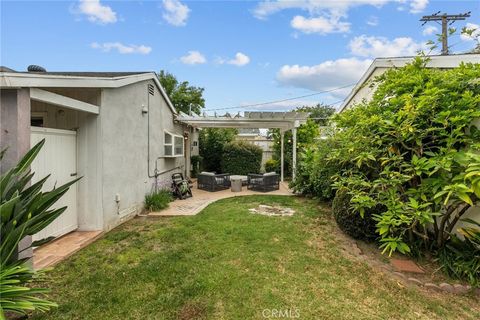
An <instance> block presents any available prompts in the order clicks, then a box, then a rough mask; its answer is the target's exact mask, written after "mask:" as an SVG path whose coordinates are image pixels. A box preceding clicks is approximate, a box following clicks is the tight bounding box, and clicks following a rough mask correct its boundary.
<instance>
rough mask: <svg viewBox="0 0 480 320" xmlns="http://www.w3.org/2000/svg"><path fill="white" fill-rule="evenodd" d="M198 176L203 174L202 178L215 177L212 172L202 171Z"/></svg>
mask: <svg viewBox="0 0 480 320" xmlns="http://www.w3.org/2000/svg"><path fill="white" fill-rule="evenodd" d="M200 174H203V175H204V176H214V175H215V173H213V172H206V171H202V172H200Z"/></svg>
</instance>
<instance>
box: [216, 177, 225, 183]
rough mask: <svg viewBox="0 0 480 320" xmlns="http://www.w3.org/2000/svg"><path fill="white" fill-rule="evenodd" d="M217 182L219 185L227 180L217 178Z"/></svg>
mask: <svg viewBox="0 0 480 320" xmlns="http://www.w3.org/2000/svg"><path fill="white" fill-rule="evenodd" d="M215 181H217V183H223V181H225V178H215Z"/></svg>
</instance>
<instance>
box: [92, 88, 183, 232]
mask: <svg viewBox="0 0 480 320" xmlns="http://www.w3.org/2000/svg"><path fill="white" fill-rule="evenodd" d="M148 84H152V85H154V82H153V81H151V80H148V81H142V82H138V83H134V84H131V85H128V86H125V87H121V88H116V89H104V90H103V92H102V107H101V109H100V117H101V119H102V120H101V138H100V139H101V145H102V150H101V152H102V163H103V165H102V167H103V186H102V189H103V192H102V193H103V195H102V202H103V214H104V228H103V229H104V230H109V229H111V228H113V227H115V226H116V225H118V224H119V223H121V222H123V221H124V220H127V219H128V218H130V217H131V216H133V215H135V214H138V213H139V212H140V211H141V210H142V208H143V201H144V198H145V194H147V193H148V192H150V191H151V190H152V189H153V187H154V184H155V178H153V177H152V176H153V175H154V170H155V168H157V170H158V172H165V171H167V170H172V171H169V172H165V173H164V174H162V175H160V176H159V177H158V181H159V183H160V184H161V185H162V186H165V187H169V184H170V175H171V174H172V173H173V171H175V168H177V167H181V169H176V171H181V170H183V166H184V157H179V158H165V157H164V147H163V142H164V130H168V131H169V132H172V133H175V134H179V135H183V126H182V125H179V124H175V123H174V115H173V113H172V112H171V110H170V108H169V107H168V106H167V103H166V101H165V99H164V98H163V97H162V95H161V94H160V92H159V91H158V88H157V87H156V86H155V93H154V95H153V96H152V95H148V90H147V85H148ZM148 105H150V107H149V112H148V114H143V113H142V109H143V107H144V106H145V107H147V108H148ZM148 117H150V133H149V134H150V168H148V162H147V157H148V122H149V121H148ZM148 170H150V172H148ZM149 176H150V177H149ZM117 195H118V197H119V199H120V201H118V202H117V201H116V200H117V199H118V198H117Z"/></svg>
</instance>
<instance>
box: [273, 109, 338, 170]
mask: <svg viewBox="0 0 480 320" xmlns="http://www.w3.org/2000/svg"><path fill="white" fill-rule="evenodd" d="M296 111H298V112H308V113H310V118H311V119H308V121H307V123H305V124H303V125H301V126H300V127H299V128H298V129H297V150H299V151H300V150H302V149H303V148H305V147H308V146H310V145H311V144H313V143H314V142H315V138H317V137H318V136H319V126H325V125H326V124H327V123H328V118H330V117H331V116H332V114H334V113H335V108H334V107H331V106H328V105H323V104H317V105H316V106H303V107H299V108H297V109H296ZM269 136H270V137H271V138H272V139H273V142H274V143H273V159H275V160H277V161H280V156H281V155H280V153H281V143H280V140H281V134H280V130H279V129H272V130H269ZM292 139H293V138H292V131H291V130H288V131H286V132H285V133H284V146H283V147H284V151H283V152H284V160H283V161H284V170H285V176H291V174H292V153H293V143H292ZM299 163H300V161H299V162H297V166H298V165H299ZM297 172H298V170H297Z"/></svg>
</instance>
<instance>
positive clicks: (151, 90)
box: [147, 84, 159, 191]
mask: <svg viewBox="0 0 480 320" xmlns="http://www.w3.org/2000/svg"><path fill="white" fill-rule="evenodd" d="M154 93H155V88H154V87H153V85H152V84H148V85H147V175H148V177H149V178H155V191H157V185H158V181H157V180H158V176H159V174H158V168H157V161H155V170H154V171H153V175H151V174H150V95H152V96H153V95H154Z"/></svg>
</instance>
